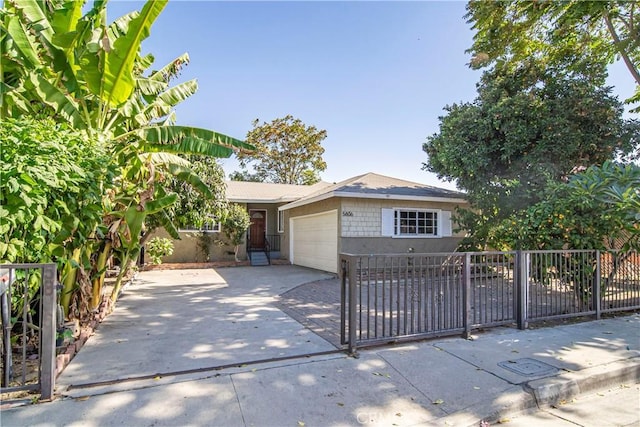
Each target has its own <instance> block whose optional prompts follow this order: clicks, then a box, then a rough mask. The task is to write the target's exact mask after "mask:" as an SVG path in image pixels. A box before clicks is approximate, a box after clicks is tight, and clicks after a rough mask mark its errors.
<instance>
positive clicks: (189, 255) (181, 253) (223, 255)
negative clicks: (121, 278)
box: [145, 229, 246, 263]
mask: <svg viewBox="0 0 640 427" xmlns="http://www.w3.org/2000/svg"><path fill="white" fill-rule="evenodd" d="M179 234H180V240H173V239H171V236H169V233H167V232H166V231H165V230H164V229H159V230H156V231H155V232H154V233H153V235H152V236H151V238H150V239H152V238H154V237H165V238H168V239H171V240H172V241H173V254H172V255H169V256H166V257H163V258H162V262H163V263H186V262H207V261H233V260H234V255H233V246H231V245H225V244H221V242H223V241H226V238H225V236H224V235H223V233H211V232H206V233H198V232H186V231H181V232H179ZM205 251H206V253H205ZM238 256H239V258H240V259H245V258H246V251H245V248H244V246H241V247H240V251H239V253H238ZM207 257H208V259H207ZM145 258H146V259H145V261H146V262H148V261H149V258H148V257H145Z"/></svg>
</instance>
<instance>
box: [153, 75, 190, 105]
mask: <svg viewBox="0 0 640 427" xmlns="http://www.w3.org/2000/svg"><path fill="white" fill-rule="evenodd" d="M197 91H198V82H197V81H196V79H193V80H189V81H187V82H184V83H180V84H178V85H175V86H173V87H172V88H170V89H168V90H167V91H165V92H163V93H161V94H160V95H158V99H159V100H160V101H162V102H163V103H165V104H166V105H170V106H172V107H175V106H176V105H178V104H179V103H181V102H182V101H184V100H185V99H187V98H189V97H190V96H191V95H193V94H194V93H196V92H197Z"/></svg>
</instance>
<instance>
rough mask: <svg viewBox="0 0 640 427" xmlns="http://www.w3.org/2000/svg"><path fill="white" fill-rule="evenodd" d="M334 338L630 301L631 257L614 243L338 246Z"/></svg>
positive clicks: (590, 311) (362, 340)
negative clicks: (598, 246) (505, 248)
mask: <svg viewBox="0 0 640 427" xmlns="http://www.w3.org/2000/svg"><path fill="white" fill-rule="evenodd" d="M341 282H342V285H341V343H342V344H343V345H345V344H346V345H348V346H349V352H351V353H353V352H355V349H356V347H357V346H363V345H375V344H381V343H386V342H390V341H402V340H414V339H422V338H426V337H435V336H445V335H457V334H463V335H464V336H469V335H470V333H471V331H472V330H473V329H477V328H485V327H493V326H500V325H515V326H517V327H519V328H522V329H523V328H526V326H527V323H528V322H533V321H539V320H547V319H554V318H563V317H574V316H585V315H595V316H596V317H599V316H600V314H601V313H604V312H609V311H620V310H634V309H638V308H640V257H639V255H638V254H637V253H636V252H627V253H622V252H617V251H608V252H603V251H595V250H585V251H517V252H465V253H453V254H385V255H351V254H341Z"/></svg>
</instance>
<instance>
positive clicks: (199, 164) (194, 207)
mask: <svg viewBox="0 0 640 427" xmlns="http://www.w3.org/2000/svg"><path fill="white" fill-rule="evenodd" d="M181 157H183V158H184V159H185V160H186V161H188V162H189V165H190V168H191V170H192V171H193V172H194V173H196V174H197V175H198V177H199V178H200V179H201V180H202V182H203V183H204V184H205V185H206V186H207V187H208V188H209V189H210V192H208V193H206V194H205V193H203V192H202V191H200V190H199V189H198V188H197V187H195V186H193V185H192V184H190V183H189V182H185V181H183V180H181V179H179V178H177V177H174V176H169V177H168V178H167V182H165V183H164V186H165V188H166V189H167V191H168V192H170V193H175V194H176V195H177V196H178V200H177V201H176V203H175V204H173V205H172V206H171V207H169V208H168V209H167V211H166V212H165V213H166V215H167V216H168V218H169V220H170V224H171V225H175V226H176V227H179V228H185V227H187V226H193V227H195V228H197V229H199V228H201V227H202V226H203V225H204V224H205V223H207V222H210V221H211V220H212V219H213V218H222V217H223V216H224V212H225V211H226V209H227V201H226V195H225V188H226V186H225V183H224V171H223V170H222V167H221V166H220V164H219V163H218V161H217V159H215V158H213V157H207V156H200V155H186V156H181ZM162 224H163V223H162V222H161V219H160V218H158V217H156V216H154V217H152V218H149V220H148V221H147V223H146V226H147V229H146V230H145V234H144V237H143V239H142V243H144V241H146V238H147V237H148V236H150V235H151V233H152V231H153V230H154V229H156V228H158V227H160V226H161V225H162Z"/></svg>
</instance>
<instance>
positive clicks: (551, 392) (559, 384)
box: [434, 356, 640, 426]
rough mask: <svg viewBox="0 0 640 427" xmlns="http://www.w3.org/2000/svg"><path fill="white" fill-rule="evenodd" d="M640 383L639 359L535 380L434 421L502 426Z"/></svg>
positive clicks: (447, 424)
mask: <svg viewBox="0 0 640 427" xmlns="http://www.w3.org/2000/svg"><path fill="white" fill-rule="evenodd" d="M638 382H640V356H634V357H631V358H629V359H624V360H619V361H616V362H611V363H607V364H604V365H598V366H594V367H591V368H586V369H582V370H580V371H572V372H566V373H563V374H560V375H557V376H554V377H549V378H542V379H538V380H532V381H530V382H528V383H524V384H522V385H514V386H513V387H512V388H510V389H508V390H506V391H504V392H502V393H501V394H500V395H498V396H493V397H492V398H490V399H486V400H484V401H483V402H480V403H477V404H474V405H472V406H469V407H467V408H465V409H463V410H461V411H458V412H455V413H453V414H449V415H447V416H445V417H442V418H439V419H437V420H434V421H436V422H437V425H445V426H478V423H480V422H481V421H484V422H486V423H488V424H490V425H491V424H499V423H500V422H501V420H504V419H505V418H508V417H512V416H514V415H517V414H523V413H531V412H536V411H537V410H539V409H544V408H547V407H550V406H554V405H556V404H558V403H561V402H562V401H563V400H569V399H571V398H573V397H576V396H578V395H579V394H583V393H588V392H591V391H595V390H602V389H606V388H609V387H612V386H617V385H620V384H624V383H633V384H635V383H638Z"/></svg>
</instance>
